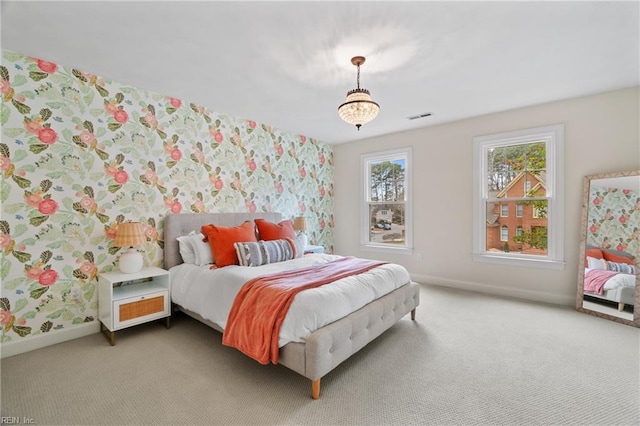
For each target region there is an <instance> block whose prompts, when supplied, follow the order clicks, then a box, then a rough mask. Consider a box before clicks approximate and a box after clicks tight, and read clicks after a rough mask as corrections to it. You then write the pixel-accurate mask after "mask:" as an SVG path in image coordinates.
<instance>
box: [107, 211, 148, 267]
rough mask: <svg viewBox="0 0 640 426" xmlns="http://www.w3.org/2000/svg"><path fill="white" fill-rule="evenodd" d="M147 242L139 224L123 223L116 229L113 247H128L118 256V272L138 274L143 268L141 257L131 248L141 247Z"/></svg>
mask: <svg viewBox="0 0 640 426" xmlns="http://www.w3.org/2000/svg"><path fill="white" fill-rule="evenodd" d="M146 242H147V239H146V238H145V236H144V228H143V227H142V223H140V222H124V223H121V224H119V225H118V228H117V229H116V239H115V240H114V241H113V245H114V246H116V247H128V249H127V250H125V251H124V252H123V253H122V254H121V255H120V271H122V272H124V273H126V274H133V273H135V272H140V271H141V270H142V267H143V266H144V259H143V258H142V255H141V254H140V253H139V252H138V251H136V249H134V248H133V247H135V246H142V245H144V244H145V243H146Z"/></svg>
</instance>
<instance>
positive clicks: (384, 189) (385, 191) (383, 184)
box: [369, 158, 405, 201]
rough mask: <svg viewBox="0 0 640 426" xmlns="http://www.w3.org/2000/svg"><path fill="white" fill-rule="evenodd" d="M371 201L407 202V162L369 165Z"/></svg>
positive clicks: (373, 163) (399, 161) (372, 163)
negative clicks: (405, 182) (405, 183)
mask: <svg viewBox="0 0 640 426" xmlns="http://www.w3.org/2000/svg"><path fill="white" fill-rule="evenodd" d="M369 164H370V165H369V176H370V179H371V181H370V183H371V187H370V201H404V200H405V186H404V181H405V160H404V158H403V159H398V160H393V161H377V162H371V163H369Z"/></svg>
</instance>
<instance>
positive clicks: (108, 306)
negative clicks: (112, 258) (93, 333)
mask: <svg viewBox="0 0 640 426" xmlns="http://www.w3.org/2000/svg"><path fill="white" fill-rule="evenodd" d="M170 292H171V283H170V280H169V271H166V270H164V269H161V268H156V267H153V266H151V267H147V268H143V269H142V270H141V271H140V272H135V273H132V274H125V273H123V272H119V271H117V272H104V273H102V274H100V275H99V276H98V318H99V319H100V331H102V332H103V333H104V335H105V336H106V337H107V339H108V340H109V344H111V346H113V345H115V343H116V342H115V332H116V331H117V330H122V329H123V328H127V327H131V326H134V325H138V324H143V323H145V322H149V321H153V320H156V319H159V318H166V327H167V328H169V320H170V316H171V310H170V306H171V303H170V297H171V296H170Z"/></svg>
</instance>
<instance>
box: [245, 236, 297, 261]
mask: <svg viewBox="0 0 640 426" xmlns="http://www.w3.org/2000/svg"><path fill="white" fill-rule="evenodd" d="M234 246H235V248H236V253H237V254H238V261H239V262H240V266H260V265H266V264H268V263H276V262H282V261H285V260H289V259H293V248H292V247H291V244H290V243H289V241H287V240H272V241H258V242H246V243H244V242H242V243H241V242H239V243H234Z"/></svg>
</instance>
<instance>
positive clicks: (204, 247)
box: [188, 232, 213, 266]
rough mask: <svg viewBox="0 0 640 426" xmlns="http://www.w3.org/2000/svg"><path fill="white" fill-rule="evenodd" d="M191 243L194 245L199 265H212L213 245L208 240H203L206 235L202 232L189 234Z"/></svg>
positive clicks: (196, 261) (196, 260)
mask: <svg viewBox="0 0 640 426" xmlns="http://www.w3.org/2000/svg"><path fill="white" fill-rule="evenodd" d="M188 238H189V243H190V244H191V247H193V252H194V253H195V256H196V259H195V262H193V263H195V264H196V265H198V266H204V265H210V264H212V263H213V254H212V253H211V246H210V245H209V243H208V242H204V241H202V239H203V238H204V235H203V234H202V233H200V232H198V233H197V234H196V233H194V234H193V235H188Z"/></svg>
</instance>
